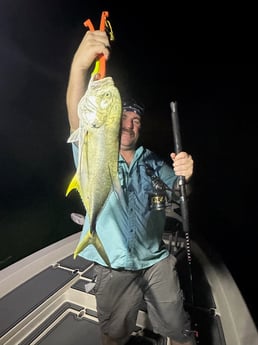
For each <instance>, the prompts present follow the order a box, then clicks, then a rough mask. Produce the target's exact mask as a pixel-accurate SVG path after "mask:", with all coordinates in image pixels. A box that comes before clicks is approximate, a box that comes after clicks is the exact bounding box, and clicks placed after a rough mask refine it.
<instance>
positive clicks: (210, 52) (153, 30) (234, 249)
mask: <svg viewBox="0 0 258 345" xmlns="http://www.w3.org/2000/svg"><path fill="white" fill-rule="evenodd" d="M88 3H89V1H79V0H74V1H65V0H51V1H50V0H45V1H35V0H34V1H32V0H19V1H18V0H14V1H9V0H0V42H1V49H0V102H1V103H0V104H1V105H0V107H1V120H0V121H1V122H0V138H1V146H0V153H1V156H0V157H1V160H0V162H1V170H0V173H1V199H0V202H1V209H0V231H1V242H0V264H1V265H0V268H4V267H6V266H7V265H9V264H11V263H14V262H16V261H17V260H19V259H21V258H23V257H24V256H26V255H28V254H31V253H33V252H35V251H36V250H38V249H41V248H42V247H44V246H45V245H48V244H51V243H53V242H55V241H57V240H59V239H62V238H64V237H66V236H67V235H69V234H72V233H74V232H77V231H79V230H80V229H79V228H78V226H77V225H75V224H73V223H72V222H71V220H70V213H71V212H84V211H83V208H82V205H81V203H80V200H79V198H78V197H77V196H76V194H73V195H71V196H70V197H69V198H66V197H65V191H66V187H67V184H68V182H69V181H70V178H71V177H72V175H73V173H74V166H73V161H72V154H71V149H70V146H69V144H67V143H66V139H67V138H68V135H69V126H68V121H67V113H66V106H65V93H66V86H67V81H68V75H69V68H70V63H71V60H72V57H73V54H74V52H75V50H76V48H77V46H78V44H79V42H80V41H81V39H82V37H83V35H84V32H85V27H84V26H83V22H84V21H85V20H86V19H87V18H91V20H92V22H93V23H94V26H96V27H97V26H98V24H99V20H100V15H101V12H102V11H103V10H108V11H109V20H110V22H111V24H112V27H113V30H114V34H115V41H114V43H113V44H112V52H111V58H110V60H109V61H108V64H107V73H108V74H109V75H111V76H112V77H113V79H114V81H115V82H116V84H117V86H118V87H119V89H120V91H121V93H122V94H123V93H127V92H130V93H132V94H133V95H134V96H135V97H136V98H138V99H140V100H141V101H142V102H143V103H144V104H145V106H146V117H145V119H144V130H143V133H142V139H143V141H144V143H145V146H147V147H149V148H150V149H153V150H154V151H156V152H157V153H159V154H160V155H161V156H163V157H164V158H165V159H168V156H169V153H170V152H171V151H173V136H172V125H171V110H170V102H171V101H177V102H178V111H179V119H180V128H181V137H182V143H183V149H184V150H185V151H188V152H190V153H191V154H192V156H193V158H194V161H195V174H194V178H193V194H192V196H191V199H190V202H189V209H190V227H191V231H192V236H193V237H194V236H195V235H196V236H201V237H203V238H204V239H205V240H207V241H208V242H209V243H210V244H211V245H212V246H213V247H214V248H215V250H216V251H217V252H218V254H219V255H221V257H222V258H223V261H224V263H225V264H226V266H227V267H228V268H229V270H230V272H231V274H232V275H233V277H234V279H235V281H236V283H237V285H238V287H239V289H240V291H241V292H242V294H243V295H244V298H245V300H246V302H247V304H248V306H249V309H250V311H251V312H252V314H253V316H254V317H257V316H256V315H255V313H257V306H258V302H257V296H256V294H257V289H258V287H257V283H255V282H254V281H255V280H256V281H257V279H256V272H257V267H256V266H257V244H258V241H257V238H258V236H257V230H258V227H257V212H258V208H257V206H258V202H257V143H256V141H257V127H258V126H257V119H256V115H257V64H255V63H253V61H255V60H254V56H253V55H252V53H251V49H250V50H248V43H247V42H246V41H245V40H244V39H243V31H241V30H242V28H240V27H239V26H238V20H237V19H236V17H235V21H234V22H232V23H229V24H230V25H229V24H228V26H225V27H223V30H222V29H221V25H222V23H224V21H223V19H225V18H218V17H216V23H217V26H218V23H219V26H220V29H221V31H220V33H219V32H217V31H216V30H210V31H209V28H210V27H212V23H211V25H210V26H209V27H208V26H207V25H208V23H209V22H210V20H211V18H210V17H209V15H208V14H209V12H207V13H208V14H207V15H206V17H205V20H204V19H203V18H202V19H203V22H202V25H200V29H195V27H194V26H193V25H191V24H194V23H195V19H196V17H194V19H193V17H192V20H191V22H189V21H188V18H186V17H185V13H184V12H183V11H182V10H181V11H180V12H179V15H178V16H175V13H178V12H176V9H174V12H173V13H171V12H170V10H169V9H168V7H167V6H168V5H164V4H165V2H164V1H163V2H159V4H156V7H154V6H153V7H152V8H151V7H150V6H148V8H147V9H146V11H144V10H141V11H139V9H138V7H137V5H136V4H137V2H135V5H133V2H130V3H128V4H127V3H125V2H116V1H114V2H113V5H112V1H106V2H104V1H101V2H100V1H92V4H91V5H89V4H88ZM138 3H139V1H138ZM218 12H219V11H218ZM188 15H189V13H188ZM179 17H180V18H179ZM189 17H191V14H190V15H189ZM214 22H215V21H214ZM251 23H252V21H251V19H250V22H249V26H248V28H247V26H245V30H246V32H247V31H248V30H249V31H248V34H250V32H251V31H252V28H251ZM186 24H188V26H186ZM199 24H200V22H199ZM247 29H248V30H247ZM184 30H185V31H184ZM240 32H241V35H240ZM200 33H201V36H200ZM204 34H205V35H206V36H205V35H204ZM247 37H250V35H248V36H247ZM243 42H245V45H244V44H243ZM243 52H244V53H243ZM249 270H254V272H253V274H252V273H251V274H250V273H247V272H248V271H249Z"/></svg>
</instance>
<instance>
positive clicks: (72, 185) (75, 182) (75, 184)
mask: <svg viewBox="0 0 258 345" xmlns="http://www.w3.org/2000/svg"><path fill="white" fill-rule="evenodd" d="M73 189H77V190H78V191H79V180H78V178H77V176H76V175H74V177H73V178H72V180H71V182H70V183H69V186H68V187H67V190H66V193H65V196H67V195H68V194H69V193H70V192H71V191H72V190H73Z"/></svg>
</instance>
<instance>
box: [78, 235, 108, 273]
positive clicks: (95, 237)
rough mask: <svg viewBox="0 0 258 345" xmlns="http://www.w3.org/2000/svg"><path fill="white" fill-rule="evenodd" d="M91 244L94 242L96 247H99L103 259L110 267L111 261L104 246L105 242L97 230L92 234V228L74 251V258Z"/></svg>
mask: <svg viewBox="0 0 258 345" xmlns="http://www.w3.org/2000/svg"><path fill="white" fill-rule="evenodd" d="M89 244H93V245H94V247H95V248H96V249H97V251H98V253H99V255H100V256H101V257H102V259H103V260H104V261H105V263H106V264H107V265H108V266H109V267H110V261H109V258H108V256H107V253H106V251H105V249H104V247H103V244H102V243H101V241H100V239H99V237H98V235H97V233H96V232H95V233H94V234H92V233H91V232H90V230H89V231H88V232H87V234H86V235H85V236H84V238H83V240H82V241H81V242H80V243H79V244H78V245H77V247H76V248H75V251H74V255H73V258H74V259H76V257H77V255H78V254H79V253H80V252H81V251H82V250H83V249H84V248H86V247H87V246H88V245H89Z"/></svg>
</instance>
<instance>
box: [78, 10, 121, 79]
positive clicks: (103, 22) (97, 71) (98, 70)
mask: <svg viewBox="0 0 258 345" xmlns="http://www.w3.org/2000/svg"><path fill="white" fill-rule="evenodd" d="M108 16H109V12H108V11H103V12H102V14H101V19H100V26H99V30H100V31H106V32H107V33H108V35H109V39H110V41H114V39H115V37H114V33H113V30H112V26H111V24H110V21H109V20H108V19H107V18H108ZM83 24H84V26H86V27H88V28H89V30H90V31H95V29H94V26H93V24H92V22H91V20H90V19H87V20H85V22H84V23H83ZM105 75H106V58H105V56H104V55H103V54H101V56H100V57H99V58H98V59H97V60H96V63H95V67H94V70H93V72H92V76H95V79H102V78H104V77H105Z"/></svg>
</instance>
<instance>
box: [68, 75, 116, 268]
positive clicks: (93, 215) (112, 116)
mask: <svg viewBox="0 0 258 345" xmlns="http://www.w3.org/2000/svg"><path fill="white" fill-rule="evenodd" d="M121 115H122V103H121V97H120V93H119V91H118V89H117V88H116V86H115V84H114V81H113V79H112V78H111V77H106V78H103V79H99V80H94V79H91V80H90V82H89V85H88V88H87V90H86V92H85V95H84V96H83V97H82V99H81V100H80V102H79V105H78V116H79V128H78V129H77V130H76V131H75V132H73V133H72V134H71V136H70V137H69V138H68V142H78V155H79V156H78V166H77V169H76V173H75V175H74V177H73V179H72V180H71V182H70V184H69V186H68V188H67V192H66V195H68V194H69V193H70V192H71V190H73V189H76V190H77V191H78V192H79V194H80V197H81V199H82V203H83V205H84V207H85V209H86V212H87V214H88V217H89V223H90V227H89V229H88V231H87V233H86V235H85V236H84V238H82V239H81V241H80V242H79V243H78V245H77V247H76V249H75V251H74V257H76V256H77V255H78V254H79V253H80V252H81V251H82V250H83V249H84V248H86V247H87V246H88V245H89V244H93V245H94V246H95V248H96V249H97V251H98V252H99V254H100V256H101V257H102V258H103V260H104V261H105V262H106V264H107V265H108V266H110V262H109V259H108V256H107V254H106V251H105V249H104V247H103V245H102V243H101V241H100V239H99V237H98V234H97V232H96V221H97V217H98V215H99V213H100V212H101V210H102V208H103V206H104V204H105V202H106V199H107V197H108V195H109V193H110V191H111V190H112V189H114V190H118V189H119V188H120V184H119V181H118V156H119V144H120V142H119V141H120V123H121Z"/></svg>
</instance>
